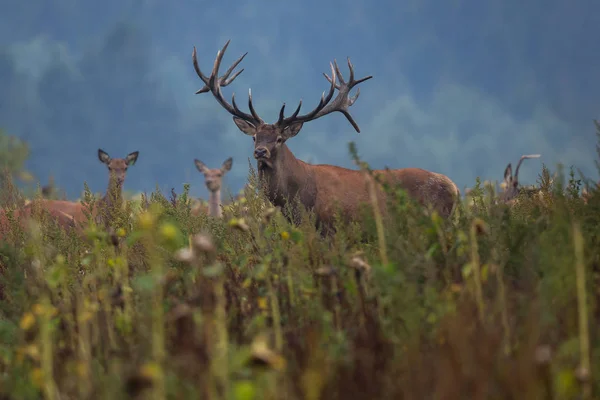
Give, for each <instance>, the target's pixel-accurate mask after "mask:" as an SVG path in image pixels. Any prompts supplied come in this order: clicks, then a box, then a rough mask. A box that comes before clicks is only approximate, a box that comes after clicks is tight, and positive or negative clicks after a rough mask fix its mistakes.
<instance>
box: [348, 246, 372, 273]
mask: <svg viewBox="0 0 600 400" xmlns="http://www.w3.org/2000/svg"><path fill="white" fill-rule="evenodd" d="M350 267H351V268H354V269H355V270H356V271H357V272H358V273H360V274H365V275H366V276H367V277H369V275H370V274H371V266H370V265H369V264H367V262H366V261H365V260H364V259H363V258H362V252H357V253H355V254H354V255H352V257H351V258H350Z"/></svg>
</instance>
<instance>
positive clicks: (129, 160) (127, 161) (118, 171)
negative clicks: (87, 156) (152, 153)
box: [98, 149, 139, 187]
mask: <svg viewBox="0 0 600 400" xmlns="http://www.w3.org/2000/svg"><path fill="white" fill-rule="evenodd" d="M138 155H139V151H134V152H133V153H129V154H128V155H127V157H125V158H111V157H110V156H109V155H108V153H106V152H105V151H104V150H102V149H98V159H99V160H100V162H102V163H104V164H106V166H107V167H108V172H109V174H110V177H111V179H115V181H116V183H117V185H118V186H119V187H121V186H123V183H124V182H125V176H126V175H127V168H129V167H131V166H132V165H135V163H136V161H137V159H138Z"/></svg>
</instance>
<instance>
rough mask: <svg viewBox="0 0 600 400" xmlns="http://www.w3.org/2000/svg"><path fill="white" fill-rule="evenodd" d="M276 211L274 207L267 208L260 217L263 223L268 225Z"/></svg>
mask: <svg viewBox="0 0 600 400" xmlns="http://www.w3.org/2000/svg"><path fill="white" fill-rule="evenodd" d="M276 211H277V208H275V207H270V208H267V209H266V210H265V212H264V213H263V215H262V217H263V220H264V221H265V223H268V222H269V221H270V220H271V218H272V217H273V215H275V212H276Z"/></svg>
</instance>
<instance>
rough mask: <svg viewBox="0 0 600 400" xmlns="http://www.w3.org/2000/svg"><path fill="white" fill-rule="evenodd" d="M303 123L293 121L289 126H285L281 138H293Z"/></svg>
mask: <svg viewBox="0 0 600 400" xmlns="http://www.w3.org/2000/svg"><path fill="white" fill-rule="evenodd" d="M303 124H304V122H294V123H293V124H291V125H290V126H286V127H285V129H284V130H283V134H282V135H281V136H283V138H284V139H285V140H288V139H289V138H293V137H294V136H296V135H297V134H298V132H300V130H301V129H302V125H303Z"/></svg>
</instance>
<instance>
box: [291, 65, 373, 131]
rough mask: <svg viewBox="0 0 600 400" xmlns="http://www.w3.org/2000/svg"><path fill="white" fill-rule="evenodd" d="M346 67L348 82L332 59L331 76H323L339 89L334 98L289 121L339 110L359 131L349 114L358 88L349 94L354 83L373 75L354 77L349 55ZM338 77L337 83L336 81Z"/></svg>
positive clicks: (356, 96) (304, 119)
mask: <svg viewBox="0 0 600 400" xmlns="http://www.w3.org/2000/svg"><path fill="white" fill-rule="evenodd" d="M330 65H331V63H330ZM348 69H349V70H350V76H349V79H348V82H346V81H345V80H344V77H343V76H342V73H341V72H340V69H339V67H338V65H337V61H336V60H333V65H331V78H330V77H329V76H328V75H327V74H325V73H323V76H325V79H327V81H328V82H329V83H331V87H332V88H335V89H337V90H338V91H339V93H338V95H337V96H336V98H335V99H333V101H331V102H329V99H330V98H328V99H327V101H326V102H325V104H324V106H323V107H321V108H319V107H317V109H316V112H314V113H310V114H308V115H307V116H302V117H298V118H296V119H295V120H291V121H290V123H291V122H294V121H297V120H301V121H302V122H306V121H310V120H315V119H317V118H321V117H322V116H324V115H327V114H330V113H332V112H334V111H339V112H341V113H342V114H344V116H345V117H346V119H347V120H348V122H350V124H352V126H353V127H354V129H355V130H356V132H358V133H360V128H359V126H358V124H357V123H356V121H354V118H352V115H350V111H349V108H350V107H351V106H352V105H353V104H354V103H355V102H356V100H357V99H358V96H359V95H360V88H357V90H356V94H355V95H354V96H352V97H351V96H350V95H349V94H350V91H351V90H352V88H354V87H355V86H356V85H358V84H360V83H362V82H365V81H368V80H369V79H371V78H373V76H372V75H369V76H365V77H364V78H360V79H354V66H353V65H352V62H351V61H350V57H348ZM338 79H339V83H338V82H337V80H338ZM290 118H291V117H290Z"/></svg>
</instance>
